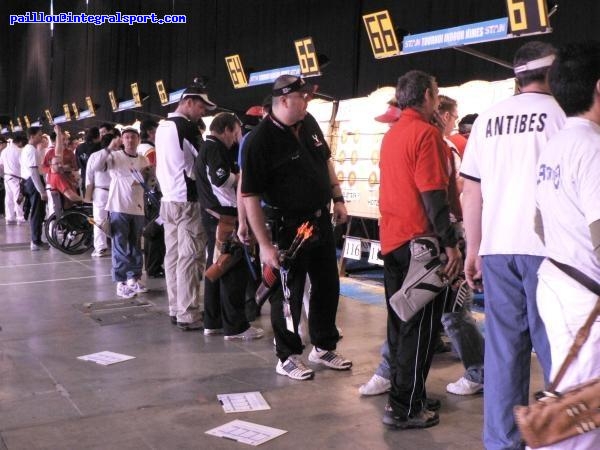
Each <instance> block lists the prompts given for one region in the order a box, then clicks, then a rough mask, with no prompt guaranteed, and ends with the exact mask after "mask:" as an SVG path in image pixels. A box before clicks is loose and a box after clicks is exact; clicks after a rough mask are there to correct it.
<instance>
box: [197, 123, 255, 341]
mask: <svg viewBox="0 0 600 450" xmlns="http://www.w3.org/2000/svg"><path fill="white" fill-rule="evenodd" d="M241 137H242V129H241V122H240V120H239V119H238V118H237V117H236V116H235V115H234V114H231V113H219V114H217V115H216V116H215V117H214V119H213V120H212V122H211V124H210V135H209V136H207V138H206V141H205V142H204V144H202V147H200V151H199V152H198V157H197V158H196V162H195V165H194V171H195V174H196V186H197V190H198V196H199V199H200V205H201V206H202V208H203V209H204V210H205V211H207V212H208V213H209V214H211V215H212V216H213V217H216V218H218V219H219V222H220V223H219V225H218V227H217V230H215V231H216V234H217V235H216V236H215V235H213V236H208V237H207V238H208V240H210V239H213V241H215V240H216V243H217V246H218V250H219V252H222V251H223V248H222V247H223V245H224V244H225V243H226V242H224V241H229V240H230V239H231V237H232V235H233V233H234V232H235V229H234V223H235V220H236V218H237V195H236V193H237V183H238V180H239V173H240V168H239V167H238V165H237V145H236V144H237V143H238V142H239V140H240V139H241ZM219 247H220V248H219ZM213 255H214V253H213ZM213 262H215V261H214V260H211V261H207V268H208V267H210V266H211V265H212V263H213ZM247 272H248V269H247V268H246V262H245V261H244V259H240V260H239V261H238V262H237V264H235V265H233V267H231V268H230V269H229V270H228V271H227V272H226V273H224V274H223V275H222V276H221V277H220V278H219V279H218V280H216V281H214V282H212V281H210V280H209V279H208V278H205V280H204V283H205V284H209V283H210V284H212V283H217V284H218V285H219V286H218V287H217V289H213V292H214V293H215V294H216V295H208V296H207V295H206V290H205V291H204V292H205V295H204V334H205V335H207V336H211V335H216V334H224V335H225V340H233V339H241V340H251V339H258V338H260V337H262V336H263V334H264V333H263V330H262V329H260V328H255V327H251V326H250V324H249V323H248V319H247V318H246V311H245V300H246V298H245V294H246V284H247V282H248V273H247Z"/></svg>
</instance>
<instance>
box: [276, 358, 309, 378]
mask: <svg viewBox="0 0 600 450" xmlns="http://www.w3.org/2000/svg"><path fill="white" fill-rule="evenodd" d="M275 372H277V373H278V374H279V375H285V376H286V377H290V378H291V379H292V380H310V379H311V378H312V377H314V376H315V371H314V370H312V369H309V368H308V367H306V366H305V365H304V362H303V361H302V359H300V356H298V355H290V356H288V359H286V360H285V361H284V362H281V361H277V366H276V367H275Z"/></svg>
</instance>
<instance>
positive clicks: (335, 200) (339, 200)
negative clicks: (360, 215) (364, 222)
mask: <svg viewBox="0 0 600 450" xmlns="http://www.w3.org/2000/svg"><path fill="white" fill-rule="evenodd" d="M333 203H346V202H345V201H344V196H343V195H340V196H338V197H333Z"/></svg>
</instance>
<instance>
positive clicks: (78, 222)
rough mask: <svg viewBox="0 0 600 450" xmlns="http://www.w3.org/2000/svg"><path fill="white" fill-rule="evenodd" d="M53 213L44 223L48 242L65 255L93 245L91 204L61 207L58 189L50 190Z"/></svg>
mask: <svg viewBox="0 0 600 450" xmlns="http://www.w3.org/2000/svg"><path fill="white" fill-rule="evenodd" d="M49 195H51V196H52V201H53V203H54V211H55V212H54V214H52V215H51V216H50V217H48V218H47V219H46V221H45V224H44V234H45V235H46V239H47V241H48V243H49V244H50V245H51V246H52V247H54V248H55V249H57V250H60V251H61V252H63V253H66V254H67V255H81V254H83V253H85V252H87V251H88V250H90V249H91V248H92V247H93V246H94V221H93V219H92V217H93V214H92V205H91V204H83V205H73V206H71V207H70V208H68V209H63V204H64V200H63V198H62V195H61V194H60V193H59V192H58V191H54V190H52V191H50V192H49Z"/></svg>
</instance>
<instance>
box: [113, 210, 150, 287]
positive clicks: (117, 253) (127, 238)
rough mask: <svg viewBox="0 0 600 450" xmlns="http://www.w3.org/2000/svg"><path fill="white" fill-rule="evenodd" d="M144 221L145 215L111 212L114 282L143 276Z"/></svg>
mask: <svg viewBox="0 0 600 450" xmlns="http://www.w3.org/2000/svg"><path fill="white" fill-rule="evenodd" d="M144 222H145V218H144V216H138V215H133V214H124V213H116V212H111V213H110V232H111V234H112V279H113V281H114V282H117V281H127V280H129V279H131V278H134V279H138V278H140V277H141V276H142V263H143V256H142V247H141V245H140V239H141V237H142V230H143V228H144Z"/></svg>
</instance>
